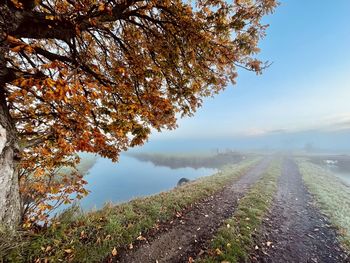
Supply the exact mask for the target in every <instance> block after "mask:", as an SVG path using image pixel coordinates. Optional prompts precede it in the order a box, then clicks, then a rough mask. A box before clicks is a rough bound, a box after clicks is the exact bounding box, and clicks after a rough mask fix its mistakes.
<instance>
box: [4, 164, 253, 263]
mask: <svg viewBox="0 0 350 263" xmlns="http://www.w3.org/2000/svg"><path fill="white" fill-rule="evenodd" d="M257 161H258V160H257V159H253V160H252V159H250V160H246V161H244V162H242V163H239V164H236V165H231V166H227V167H225V169H223V170H222V172H219V173H217V174H215V175H213V176H208V177H205V178H200V179H198V180H195V181H193V182H190V183H188V184H185V185H184V186H182V187H178V188H175V189H174V190H172V191H168V192H163V193H161V194H158V195H154V196H150V197H146V198H138V199H135V200H132V201H131V202H128V203H124V204H121V205H117V206H112V205H108V206H105V207H104V208H103V209H101V210H99V211H96V212H90V213H81V212H80V211H79V209H77V208H72V209H70V210H67V211H66V212H65V213H63V214H62V215H60V216H59V217H58V218H56V219H55V221H54V223H53V224H52V226H50V227H48V228H47V229H41V230H40V231H37V232H30V233H28V232H27V233H25V234H24V235H19V236H18V237H16V238H14V239H13V240H12V242H13V244H12V247H10V248H9V247H7V248H5V249H3V251H1V252H0V253H2V254H1V256H2V258H4V259H5V260H6V261H7V262H35V261H37V262H44V261H45V260H48V261H49V262H59V261H63V262H67V261H70V262H96V261H97V262H98V261H101V260H102V259H104V258H106V257H108V256H110V257H113V256H115V255H117V254H118V250H119V248H125V247H129V248H130V247H132V246H133V243H135V242H137V241H138V240H142V239H143V236H142V234H143V233H145V232H147V231H149V230H151V229H154V228H157V225H159V223H161V222H164V221H169V220H170V219H171V218H174V217H175V218H176V216H178V215H179V214H181V213H182V211H183V210H185V209H187V208H188V207H190V206H191V205H192V204H195V203H196V202H198V201H199V200H201V199H203V198H205V197H207V196H210V195H212V194H214V193H215V192H217V191H219V190H220V189H222V188H223V187H224V186H225V185H227V184H228V182H230V181H232V180H237V179H238V178H240V177H241V176H242V175H243V174H244V173H245V172H246V171H247V170H248V169H249V168H250V167H252V166H254V165H255V164H256V163H257ZM117 248H118V249H117Z"/></svg>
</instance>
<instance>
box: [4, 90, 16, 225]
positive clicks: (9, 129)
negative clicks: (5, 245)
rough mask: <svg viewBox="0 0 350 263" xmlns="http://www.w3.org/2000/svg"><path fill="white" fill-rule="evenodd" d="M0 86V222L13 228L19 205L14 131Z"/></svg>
mask: <svg viewBox="0 0 350 263" xmlns="http://www.w3.org/2000/svg"><path fill="white" fill-rule="evenodd" d="M1 89H2V87H0V224H2V225H4V226H5V227H6V228H8V229H15V228H16V227H17V226H18V224H19V221H20V216H21V206H20V195H19V186H18V169H17V163H16V155H17V149H18V147H17V142H16V131H15V129H14V127H13V124H12V123H11V117H10V115H9V113H8V109H7V105H6V101H5V98H4V93H3V90H1Z"/></svg>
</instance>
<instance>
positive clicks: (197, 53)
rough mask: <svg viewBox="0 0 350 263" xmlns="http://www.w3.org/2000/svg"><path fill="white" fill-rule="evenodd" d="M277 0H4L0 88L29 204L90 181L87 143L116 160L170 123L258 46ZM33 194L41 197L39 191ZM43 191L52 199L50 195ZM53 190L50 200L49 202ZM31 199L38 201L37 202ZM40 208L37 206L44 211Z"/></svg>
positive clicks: (250, 61)
mask: <svg viewBox="0 0 350 263" xmlns="http://www.w3.org/2000/svg"><path fill="white" fill-rule="evenodd" d="M276 5H277V3H276V1H275V0H235V1H232V3H231V1H221V0H197V1H195V3H190V2H187V3H186V2H185V1H180V0H162V1H160V0H114V1H113V0H99V1H97V0H55V1H54V0H43V1H40V0H39V1H38V0H34V1H20V0H7V1H2V3H1V4H0V14H1V19H0V23H1V27H2V29H1V32H0V33H1V50H2V56H3V57H4V58H5V60H4V61H6V63H2V65H1V82H2V83H5V85H4V86H2V87H1V88H0V89H1V90H2V93H3V94H5V97H6V101H7V105H8V108H9V111H10V114H11V118H12V121H13V123H14V125H15V127H16V131H17V136H18V137H19V141H20V147H21V148H20V158H21V161H20V186H21V192H22V195H23V198H24V200H27V202H25V205H26V209H27V211H30V212H31V213H32V212H34V211H36V212H38V210H39V211H45V210H46V209H50V208H51V207H50V206H49V205H48V202H47V200H51V201H52V199H55V200H65V201H66V202H69V195H70V194H71V193H73V192H78V195H82V194H84V193H85V191H84V189H83V187H82V184H83V183H84V181H83V180H82V178H81V177H79V176H78V175H68V176H65V175H61V177H62V178H61V179H57V178H56V177H55V176H56V175H57V171H58V169H59V168H60V167H62V165H65V166H75V164H76V163H77V161H78V158H77V157H76V156H75V155H74V153H76V152H78V151H85V152H93V153H98V154H100V155H102V156H104V157H108V158H111V159H113V160H114V161H116V160H117V157H118V154H119V153H120V151H122V150H125V149H127V148H128V147H132V146H135V145H140V144H142V143H143V142H145V140H147V138H148V136H149V134H150V132H151V129H152V128H153V129H156V130H161V129H164V128H166V129H173V128H175V127H176V120H177V117H178V116H185V115H192V114H193V113H194V112H195V110H196V109H197V108H198V107H199V106H200V105H201V103H202V98H203V97H206V96H212V95H214V94H216V93H217V92H219V91H220V90H222V89H224V88H225V86H226V85H227V83H228V82H229V81H231V82H234V81H235V78H236V76H237V67H244V68H246V69H249V70H252V71H255V72H257V73H260V72H261V69H262V68H263V67H264V65H265V64H264V63H262V62H260V61H259V60H257V59H255V58H254V55H255V54H256V53H257V52H258V51H259V49H258V41H259V39H260V38H261V37H263V36H264V34H265V29H266V25H263V24H262V22H261V19H262V17H263V16H264V15H266V14H268V13H270V12H272V11H273V9H274V8H275V7H276ZM33 200H35V201H33ZM43 200H46V203H45V202H43ZM51 201H50V203H51ZM33 204H34V205H33ZM39 214H40V212H39Z"/></svg>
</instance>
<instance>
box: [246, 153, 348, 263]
mask: <svg viewBox="0 0 350 263" xmlns="http://www.w3.org/2000/svg"><path fill="white" fill-rule="evenodd" d="M259 232H260V234H259V236H257V237H256V246H255V248H254V252H252V255H251V259H252V262H298V263H302V262H314V263H316V262H323V263H328V262H334V263H340V262H350V258H348V257H347V255H346V254H345V253H344V252H343V250H342V249H341V247H340V244H339V242H338V240H337V234H336V231H335V229H333V228H332V227H331V226H330V223H329V221H328V220H327V218H326V217H325V216H323V215H322V214H321V213H320V212H319V211H318V210H317V209H316V207H315V205H314V203H313V199H312V196H311V195H310V194H309V193H308V191H307V189H306V188H305V186H304V184H303V181H302V177H301V175H300V173H299V170H298V167H297V165H296V164H295V162H294V161H293V160H291V159H287V160H285V161H284V163H283V170H282V175H281V178H280V180H279V184H278V192H277V195H276V197H275V200H274V204H273V206H272V208H271V212H270V213H269V214H268V216H267V217H266V218H265V220H264V222H263V226H262V229H261V230H260V231H259Z"/></svg>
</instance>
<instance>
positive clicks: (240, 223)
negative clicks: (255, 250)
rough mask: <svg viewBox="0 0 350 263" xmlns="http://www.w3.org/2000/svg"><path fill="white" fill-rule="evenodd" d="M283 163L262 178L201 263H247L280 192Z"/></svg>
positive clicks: (242, 200) (274, 164)
mask: <svg viewBox="0 0 350 263" xmlns="http://www.w3.org/2000/svg"><path fill="white" fill-rule="evenodd" d="M280 174H281V161H280V160H279V161H274V162H273V163H272V164H271V165H270V167H269V168H268V169H267V171H266V172H265V173H264V175H263V177H262V178H261V179H260V180H259V181H258V182H257V183H256V184H255V185H254V186H253V187H252V188H251V189H250V190H249V191H248V193H247V194H246V195H245V196H244V197H243V198H242V199H241V200H240V201H239V205H238V208H237V210H236V211H235V213H234V215H233V217H232V218H230V219H228V220H226V221H225V223H224V224H223V226H222V227H221V228H219V230H218V232H217V234H216V236H215V238H214V240H213V241H212V244H211V249H210V250H209V251H208V252H209V253H208V254H209V255H208V256H207V257H206V258H204V259H201V260H200V262H202V263H214V262H230V263H234V262H244V261H247V260H248V255H249V254H248V253H249V251H250V250H251V249H252V246H253V234H254V233H256V231H257V230H258V229H259V226H260V225H261V223H262V219H263V217H264V215H265V214H266V213H267V212H268V210H269V208H270V206H271V204H272V201H273V198H274V195H275V193H276V191H277V180H278V178H279V176H280Z"/></svg>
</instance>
